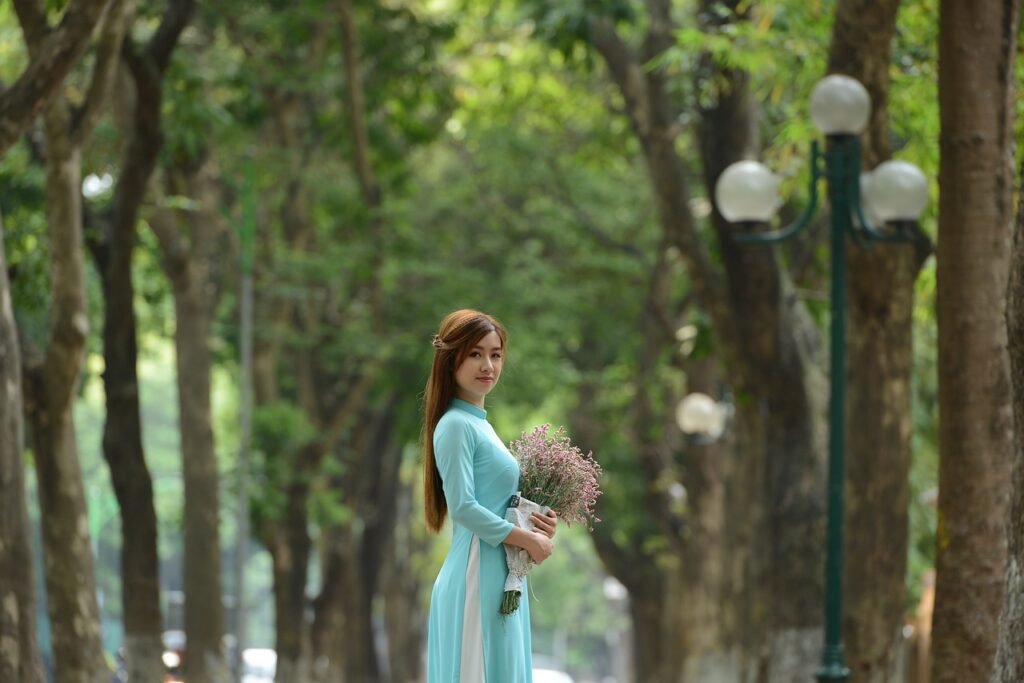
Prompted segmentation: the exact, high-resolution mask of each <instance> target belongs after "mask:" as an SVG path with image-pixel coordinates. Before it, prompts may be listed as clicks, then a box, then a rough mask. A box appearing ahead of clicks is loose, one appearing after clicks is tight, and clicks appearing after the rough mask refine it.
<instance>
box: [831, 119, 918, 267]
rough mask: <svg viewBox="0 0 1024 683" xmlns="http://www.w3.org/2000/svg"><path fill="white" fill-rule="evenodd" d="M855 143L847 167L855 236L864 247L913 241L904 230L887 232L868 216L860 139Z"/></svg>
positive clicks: (855, 139) (848, 190) (854, 141)
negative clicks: (862, 193)
mask: <svg viewBox="0 0 1024 683" xmlns="http://www.w3.org/2000/svg"><path fill="white" fill-rule="evenodd" d="M853 144H854V145H855V147H856V150H855V154H851V155H850V156H849V157H848V160H849V161H848V162H847V163H849V164H850V166H851V167H850V168H849V169H847V171H848V172H847V173H846V177H847V178H848V179H849V180H848V182H849V183H850V185H849V187H847V192H848V193H849V197H850V206H851V214H852V216H851V218H852V223H853V238H854V241H856V242H857V244H859V245H860V246H862V247H865V248H870V245H871V243H872V242H909V241H911V239H910V238H908V237H907V236H906V235H904V234H903V233H902V232H885V231H883V230H879V229H878V227H876V226H875V224H874V223H872V222H871V220H870V219H869V218H868V215H867V213H866V212H865V211H864V203H863V201H862V198H861V193H860V139H859V138H854V140H853Z"/></svg>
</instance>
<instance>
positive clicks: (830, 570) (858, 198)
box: [715, 75, 928, 681]
mask: <svg viewBox="0 0 1024 683" xmlns="http://www.w3.org/2000/svg"><path fill="white" fill-rule="evenodd" d="M870 113H871V99H870V97H869V96H868V93H867V90H865V89H864V86H862V85H861V84H860V83H859V82H857V81H856V80H855V79H853V78H849V77H847V76H839V75H832V76H828V77H826V78H824V79H823V80H822V81H821V82H819V83H818V85H817V86H815V88H814V92H813V93H812V94H811V118H812V119H813V120H814V124H815V126H816V127H817V128H818V130H820V131H821V132H822V133H824V134H825V137H826V146H825V149H826V151H825V152H824V153H822V152H821V151H820V150H819V147H818V143H817V142H814V143H812V145H811V169H810V170H811V173H810V190H809V197H808V204H807V208H806V209H805V210H804V212H803V214H802V215H801V216H800V217H799V218H798V219H797V220H796V221H795V222H794V223H793V224H792V225H790V226H788V227H785V228H782V229H780V230H771V231H759V230H758V228H759V226H761V225H764V224H766V223H768V222H769V221H771V219H772V218H773V216H774V215H775V211H776V209H777V208H778V206H779V203H780V202H779V191H778V190H779V179H778V177H777V176H776V175H775V174H773V173H772V172H771V171H770V170H768V168H766V167H765V166H764V165H762V164H760V163H758V162H756V161H739V162H736V163H734V164H732V165H731V166H729V167H728V168H726V169H725V171H723V172H722V175H721V176H720V177H719V178H718V182H717V183H716V186H715V203H716V205H717V206H718V210H719V212H720V213H721V214H722V216H723V217H724V218H725V219H726V220H728V221H731V222H736V223H740V224H741V225H743V226H744V228H745V231H744V232H743V233H740V234H737V235H735V239H736V240H737V241H738V242H741V243H746V244H773V243H776V242H780V241H782V240H785V239H788V238H790V237H792V236H793V235H795V234H797V233H798V232H800V231H801V230H802V229H804V228H805V227H806V226H807V224H808V223H810V221H811V218H812V216H813V214H814V210H815V208H816V206H817V202H818V180H820V179H822V178H824V179H826V181H827V183H828V200H829V205H830V207H829V208H830V210H831V248H832V270H831V324H830V347H831V358H830V366H831V367H830V372H831V386H830V392H829V441H828V447H829V459H828V546H827V554H826V558H825V647H824V652H823V654H822V659H821V667H820V669H819V670H818V674H817V678H818V680H819V681H846V680H847V679H848V677H849V675H850V670H849V669H847V668H846V666H845V664H844V663H843V645H842V634H841V623H842V569H843V479H844V474H843V446H844V437H845V433H844V431H845V422H844V392H845V374H846V372H845V371H846V361H845V345H846V239H847V237H848V236H849V237H850V238H852V239H853V240H854V241H855V242H857V243H858V244H859V245H861V246H862V247H865V248H868V247H871V246H872V245H873V244H874V243H876V242H909V241H913V240H914V239H915V231H914V229H913V228H914V225H915V223H916V221H917V219H918V218H919V217H920V215H921V212H922V211H923V210H924V206H925V204H926V203H927V201H928V182H927V180H926V179H925V177H924V174H923V173H921V171H920V170H919V169H918V168H917V167H916V166H914V165H912V164H909V163H906V162H903V161H887V162H885V163H883V164H881V165H879V166H878V168H876V169H875V170H874V171H872V172H871V173H868V174H866V175H865V176H864V177H862V175H861V169H860V165H861V155H860V139H859V137H858V136H859V135H860V133H861V132H862V131H863V130H864V128H865V126H866V125H867V122H868V117H869V115H870ZM862 186H863V197H862ZM862 200H863V201H862ZM876 224H877V226H876Z"/></svg>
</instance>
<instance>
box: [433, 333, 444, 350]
mask: <svg viewBox="0 0 1024 683" xmlns="http://www.w3.org/2000/svg"><path fill="white" fill-rule="evenodd" d="M446 347H447V345H446V344H445V343H444V342H443V341H441V337H439V336H438V335H436V334H435V335H434V348H435V349H438V350H439V351H440V350H443V349H445V348H446Z"/></svg>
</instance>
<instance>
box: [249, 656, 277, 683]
mask: <svg viewBox="0 0 1024 683" xmlns="http://www.w3.org/2000/svg"><path fill="white" fill-rule="evenodd" d="M276 670H277V652H275V651H274V650H272V649H270V648H267V647H250V648H246V649H245V650H243V651H242V683H274V673H275V672H276Z"/></svg>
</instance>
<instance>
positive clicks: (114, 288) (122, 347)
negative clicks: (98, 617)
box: [90, 166, 163, 680]
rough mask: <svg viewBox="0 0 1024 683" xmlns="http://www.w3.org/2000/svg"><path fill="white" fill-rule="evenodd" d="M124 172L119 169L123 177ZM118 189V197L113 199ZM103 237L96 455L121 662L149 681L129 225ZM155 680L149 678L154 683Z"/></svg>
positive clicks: (154, 565) (151, 534)
mask: <svg viewBox="0 0 1024 683" xmlns="http://www.w3.org/2000/svg"><path fill="white" fill-rule="evenodd" d="M127 168H128V167H127V166H126V170H127ZM120 190H121V188H118V195H119V197H120V195H121V191H120ZM117 203H120V202H116V203H115V204H117ZM116 214H117V212H116V211H115V220H114V225H113V231H112V235H111V237H110V238H109V239H108V240H106V242H105V243H99V242H97V243H93V244H90V246H91V248H92V252H93V254H94V257H95V261H96V265H97V270H98V271H99V274H100V280H101V282H102V286H103V301H104V310H103V359H104V371H103V387H104V390H105V392H106V406H107V416H106V421H105V422H104V425H103V455H104V457H105V458H106V460H107V464H108V465H109V467H110V476H111V479H112V480H113V484H114V492H115V494H116V495H117V502H118V506H119V508H120V511H121V537H122V545H121V577H122V594H121V602H122V605H123V609H124V633H125V639H124V646H125V663H126V664H127V670H128V675H129V677H130V678H131V680H156V678H159V677H160V676H161V675H162V673H163V664H162V662H161V660H160V656H161V654H162V653H163V645H162V642H161V632H162V630H163V627H162V623H163V622H162V618H161V614H160V576H159V561H158V559H157V521H156V508H155V506H154V503H153V482H152V479H151V477H150V474H149V467H148V466H147V465H146V459H145V454H144V452H143V447H142V423H141V417H140V409H139V383H138V377H137V369H136V356H137V343H136V326H135V309H134V286H133V283H132V277H131V265H132V252H133V251H134V246H135V225H134V220H132V221H130V222H125V221H123V220H118V219H117V217H116ZM154 677H155V678H154Z"/></svg>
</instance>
